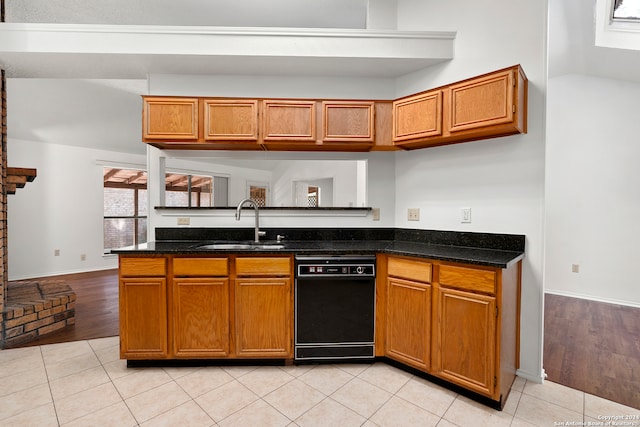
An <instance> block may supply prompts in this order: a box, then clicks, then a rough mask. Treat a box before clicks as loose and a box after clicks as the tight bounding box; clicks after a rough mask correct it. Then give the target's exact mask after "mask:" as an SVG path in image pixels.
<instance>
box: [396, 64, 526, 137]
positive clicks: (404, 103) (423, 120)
mask: <svg viewBox="0 0 640 427" xmlns="http://www.w3.org/2000/svg"><path fill="white" fill-rule="evenodd" d="M527 87H528V82H527V77H526V76H525V74H524V71H523V70H522V68H521V67H520V66H519V65H516V66H513V67H509V68H505V69H502V70H498V71H494V72H491V73H487V74H484V75H481V76H478V77H473V78H470V79H467V80H463V81H460V82H457V83H453V84H450V85H447V86H443V87H441V88H438V89H436V90H433V91H430V92H425V93H422V94H417V95H413V96H410V97H407V98H402V99H399V100H396V101H395V102H394V111H393V112H394V118H393V120H394V122H393V125H394V128H393V141H394V144H395V145H396V146H399V147H402V148H405V149H414V148H425V147H430V146H437V145H446V144H454V143H458V142H466V141H477V140H481V139H487V138H496V137H500V136H506V135H513V134H517V133H526V132H527ZM438 92H440V93H441V98H438ZM438 99H440V100H441V105H442V110H441V114H440V115H439V114H438ZM440 122H441V123H440ZM439 126H441V127H439Z"/></svg>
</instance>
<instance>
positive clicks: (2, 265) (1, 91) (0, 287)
mask: <svg viewBox="0 0 640 427" xmlns="http://www.w3.org/2000/svg"><path fill="white" fill-rule="evenodd" d="M0 80H1V83H0V98H1V101H0V103H1V109H2V114H1V115H2V136H1V142H2V147H1V148H0V156H1V158H0V313H3V312H4V306H5V302H6V298H7V296H6V288H7V274H6V272H7V191H6V188H5V185H4V184H5V182H6V180H7V87H6V85H7V79H6V77H5V74H4V70H0ZM0 322H4V319H0ZM3 331H4V324H3V323H0V332H3Z"/></svg>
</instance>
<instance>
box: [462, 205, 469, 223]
mask: <svg viewBox="0 0 640 427" xmlns="http://www.w3.org/2000/svg"><path fill="white" fill-rule="evenodd" d="M460 222H461V223H463V224H468V223H470V222H471V208H462V209H460Z"/></svg>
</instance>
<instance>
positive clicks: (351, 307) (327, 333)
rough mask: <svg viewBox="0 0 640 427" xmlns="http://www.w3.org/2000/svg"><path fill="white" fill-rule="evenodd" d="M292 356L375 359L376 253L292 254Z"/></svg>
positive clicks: (296, 358) (328, 358)
mask: <svg viewBox="0 0 640 427" xmlns="http://www.w3.org/2000/svg"><path fill="white" fill-rule="evenodd" d="M295 268H296V270H295V271H296V280H295V345H294V350H295V356H294V358H295V360H298V361H304V360H315V361H321V360H324V361H337V360H345V359H359V360H362V359H373V358H374V330H375V294H376V289H375V287H376V280H375V272H376V258H375V256H373V255H371V256H369V255H366V256H357V255H344V256H296V258H295Z"/></svg>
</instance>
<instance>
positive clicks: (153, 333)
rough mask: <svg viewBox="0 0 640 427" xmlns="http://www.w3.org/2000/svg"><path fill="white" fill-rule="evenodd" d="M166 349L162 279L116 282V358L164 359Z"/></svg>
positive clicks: (131, 279) (127, 278)
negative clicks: (118, 351) (118, 307)
mask: <svg viewBox="0 0 640 427" xmlns="http://www.w3.org/2000/svg"><path fill="white" fill-rule="evenodd" d="M168 355H169V352H168V349H167V280H166V279H165V278H164V277H126V278H121V279H120V356H121V357H122V358H126V359H165V358H167V357H168Z"/></svg>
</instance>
